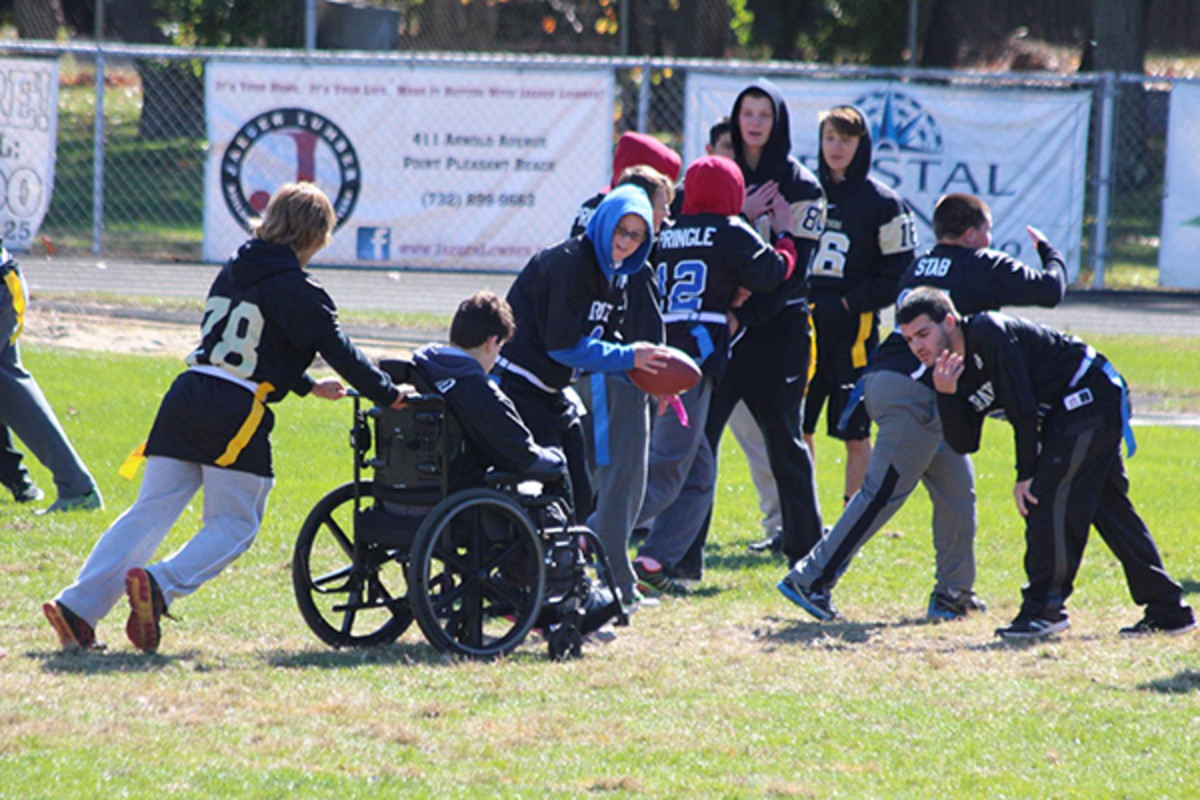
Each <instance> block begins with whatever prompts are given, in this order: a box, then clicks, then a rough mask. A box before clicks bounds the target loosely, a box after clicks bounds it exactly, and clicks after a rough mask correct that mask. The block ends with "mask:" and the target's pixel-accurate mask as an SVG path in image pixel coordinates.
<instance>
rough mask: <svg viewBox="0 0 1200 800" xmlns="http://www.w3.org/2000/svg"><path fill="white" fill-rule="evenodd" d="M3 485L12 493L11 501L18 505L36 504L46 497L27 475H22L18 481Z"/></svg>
mask: <svg viewBox="0 0 1200 800" xmlns="http://www.w3.org/2000/svg"><path fill="white" fill-rule="evenodd" d="M4 485H5V486H7V487H8V490H9V491H10V492H12V496H13V500H15V501H16V502H18V503H36V502H37V501H38V500H41V499H42V498H43V497H45V496H46V493H45V492H43V491H42V490H41V489H40V488H39V487H38V485H37V484H36V483H34V482H33V480H32V479H31V478H30V477H29V476H28V475H22V476H21V478H20V479H18V480H16V481H13V482H12V483H6V484H4Z"/></svg>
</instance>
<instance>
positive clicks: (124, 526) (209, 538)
mask: <svg viewBox="0 0 1200 800" xmlns="http://www.w3.org/2000/svg"><path fill="white" fill-rule="evenodd" d="M274 483H275V480H274V479H273V478H266V477H263V476H261V475H255V474H253V473H250V472H242V471H239V470H233V469H223V468H221V467H213V466H208V465H203V464H195V463H192V462H190V461H179V460H177V459H174V458H163V457H161V456H150V457H149V458H148V459H146V474H145V476H144V477H143V478H142V486H141V489H140V490H138V496H137V500H135V501H134V503H133V505H132V506H130V507H129V509H128V510H127V511H126V512H125V513H124V514H122V515H121V516H120V517H118V518H117V520H116V522H114V523H113V524H112V527H110V528H109V529H108V530H107V531H105V532H104V535H103V536H101V537H100V541H98V542H96V546H95V547H94V548H92V552H91V555H89V556H88V558H87V561H86V562H84V565H83V569H82V570H80V572H79V577H78V578H76V579H75V583H73V584H71V585H70V586H68V587H67V588H66V589H64V590H63V591H62V593H61V594H59V596H58V597H57V598H55V599H56V600H58V602H60V603H62V604H63V605H64V606H66V607H67V608H69V609H71V610H72V611H74V612H75V613H76V614H77V615H79V616H80V617H82V618H83V619H84V620H85V621H87V623H88V624H89V625H91V626H93V627H95V625H96V624H97V623H98V622H99V621H100V620H101V619H102V618H103V617H104V615H105V614H107V613H108V612H109V611H110V610H111V609H112V607H113V605H115V604H116V602H117V601H118V600H119V599H120V598H121V596H122V595H123V594H124V592H125V573H126V572H128V571H129V570H130V569H132V568H133V567H142V566H145V565H146V564H148V563H149V562H150V559H151V558H152V557H153V556H154V552H155V551H156V550H158V546H159V545H160V544H162V541H163V539H164V538H166V536H167V533H168V532H169V531H170V530H171V526H172V525H174V524H175V521H176V520H177V519H179V515H180V514H182V513H183V510H184V509H185V508H187V505H188V503H189V502H191V500H192V497H194V496H195V494H196V492H197V491H198V490H199V489H200V487H201V486H203V487H204V511H203V522H202V524H201V527H200V530H199V531H197V533H196V535H195V536H193V537H192V538H191V539H190V540H188V542H187V543H186V544H184V545H183V547H181V548H179V550H178V551H176V552H175V553H174V554H173V555H171V556H170V557H168V558H166V559H164V560H163V561H160V562H159V563H157V564H155V565H154V567H152V568H150V569H149V570H148V571H149V572H150V574H151V575H153V576H154V580H155V582H157V583H158V588H159V589H160V590H162V593H163V599H164V600H166V602H167V605H168V606H169V605H170V604H171V601H172V600H174V599H175V598H176V597H183V596H185V595H189V594H191V593H192V592H194V591H196V590H197V589H199V588H200V586H201V585H202V584H203V583H204V582H205V581H208V580H211V579H212V578H214V577H216V576H217V574H218V573H219V572H220V571H221V570H223V569H225V567H226V566H228V565H229V564H230V563H231V562H232V561H233V560H234V559H235V558H237V557H238V556H240V555H241V554H242V553H244V552H245V551H246V549H247V548H248V547H250V544H251V543H252V542H253V541H254V537H255V535H256V534H257V533H258V528H259V526H260V525H261V524H262V518H263V514H264V513H266V510H267V495H268V494H269V493H270V491H271V487H272V486H273V485H274Z"/></svg>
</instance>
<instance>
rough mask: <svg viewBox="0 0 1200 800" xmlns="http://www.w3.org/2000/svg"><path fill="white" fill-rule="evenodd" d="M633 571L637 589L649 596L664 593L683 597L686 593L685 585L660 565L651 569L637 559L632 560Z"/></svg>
mask: <svg viewBox="0 0 1200 800" xmlns="http://www.w3.org/2000/svg"><path fill="white" fill-rule="evenodd" d="M633 573H634V574H635V575H637V585H638V589H640V590H642V591H643V592H645V593H646V594H648V595H650V596H657V595H664V594H666V595H671V596H673V597H683V596H684V595H686V594H687V593H688V589H687V587H686V586H684V585H683V584H682V583H680V582H679V581H677V580H675V579H674V578H672V577H670V576H669V575H667V573H666V572H664V571H663V568H662V567H659V568H658V569H655V570H652V569H650V568H649V567H647V566H646V564H645V562H643V561H640V560H637V561H634V562H633Z"/></svg>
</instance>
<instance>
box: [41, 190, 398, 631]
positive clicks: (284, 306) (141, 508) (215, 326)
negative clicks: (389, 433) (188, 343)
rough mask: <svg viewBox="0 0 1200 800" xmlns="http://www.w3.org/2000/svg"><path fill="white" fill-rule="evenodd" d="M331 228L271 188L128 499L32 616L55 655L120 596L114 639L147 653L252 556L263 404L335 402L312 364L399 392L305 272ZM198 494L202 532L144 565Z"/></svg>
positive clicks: (318, 205) (267, 479)
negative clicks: (172, 615)
mask: <svg viewBox="0 0 1200 800" xmlns="http://www.w3.org/2000/svg"><path fill="white" fill-rule="evenodd" d="M336 221H337V216H336V214H335V213H334V210H333V206H332V204H330V202H329V198H328V197H326V196H325V194H324V193H323V192H321V190H320V189H318V188H317V187H316V186H315V185H313V184H311V183H292V184H287V185H285V186H283V187H282V188H281V189H279V191H277V192H276V193H275V195H274V196H273V197H272V198H271V200H270V202H269V203H268V204H267V209H266V212H265V214H264V215H263V221H262V223H261V224H260V225H258V227H257V228H256V230H255V235H254V238H252V239H250V240H249V241H247V242H246V243H245V244H243V245H242V246H241V247H240V248H238V251H237V253H236V254H235V255H234V256H233V258H232V259H230V261H229V263H227V264H226V265H225V267H224V269H222V270H221V272H220V273H219V274H218V275H217V277H216V279H215V280H214V281H213V284H212V288H211V289H209V294H208V303H207V305H206V306H205V309H204V318H203V322H202V327H201V340H200V346H199V347H197V348H196V350H195V351H193V352H192V353H191V355H189V356H188V358H187V363H188V366H189V369H187V370H186V371H184V372H183V373H182V374H180V375H179V377H177V378H176V379H175V382H174V383H173V384H172V385H171V388H170V389H169V390H167V394H166V396H164V397H163V400H162V403H161V405H160V406H159V408H158V415H157V417H156V418H155V420H154V425H153V427H152V428H151V430H150V436H149V438H148V439H147V440H146V444H145V455H146V456H147V460H146V474H145V476H144V477H143V479H142V486H141V489H140V491H139V492H138V497H137V500H136V501H135V502H134V504H133V505H132V506H131V507H130V508H129V509H128V510H127V511H126V512H125V513H124V514H122V515H121V516H120V517H119V518H118V519H117V521H116V522H114V523H113V524H112V526H111V527H110V528H109V529H108V530H107V531H105V533H104V535H103V536H101V537H100V540H99V541H98V542H97V543H96V546H95V547H94V548H93V549H92V552H91V555H89V556H88V559H87V561H86V562H85V563H84V565H83V569H82V570H81V571H80V573H79V577H78V578H76V580H75V583H73V584H72V585H71V586H69V587H67V588H66V589H64V590H63V591H62V592H61V593H60V594H59V595H58V597H57V598H56V599H55V600H54V601H52V602H49V603H46V604H45V605H44V606H43V607H42V611H43V612H44V613H45V615H46V618H47V619H48V620H49V621H50V624H51V625H52V626H53V627H54V630H55V632H56V633H58V637H59V641H60V643H61V644H62V645H63V646H64V647H71V646H74V647H83V648H90V647H93V646H94V645H95V625H96V624H97V623H98V622H99V621H100V619H101V618H102V617H104V615H105V614H107V613H108V612H109V611H110V610H111V609H112V607H113V605H114V604H115V603H116V602H117V600H118V599H119V598H120V597H121V593H122V590H124V592H125V593H126V595H127V596H128V598H129V605H130V615H129V620H128V622H127V623H126V625H125V633H126V635H127V636H128V637H129V640H130V641H131V642H132V643H133V645H134V646H135V647H137V648H138V649H139V650H142V651H146V652H151V651H154V650H157V649H158V644H159V638H160V635H161V631H160V627H159V622H160V620H161V618H162V617H163V616H164V615H165V614H166V612H167V607H168V606H169V605H170V604H171V602H172V601H173V600H174V599H176V598H178V597H183V596H186V595H189V594H191V593H192V592H194V591H196V590H197V589H199V588H200V587H201V586H202V585H203V584H204V583H205V582H207V581H209V580H211V579H212V578H214V577H216V576H217V574H219V573H220V572H221V570H223V569H224V568H225V567H226V566H228V565H229V564H230V563H232V562H233V560H234V559H236V558H237V557H238V556H240V555H241V554H242V553H244V552H245V551H246V549H247V548H249V547H250V544H251V543H252V542H253V541H254V537H255V536H256V535H257V534H258V529H259V526H260V525H261V524H262V518H263V514H264V513H265V512H266V509H267V495H268V494H269V493H270V491H271V487H272V486H273V485H274V483H275V480H274V473H273V469H272V465H271V440H270V435H271V429H272V427H273V426H274V415H273V414H272V412H271V410H270V408H269V407H268V404H271V403H276V402H278V401H280V400H282V399H283V398H284V397H286V396H287V394H288V393H289V392H294V393H295V394H298V395H301V396H303V395H307V394H310V393H311V394H313V395H315V396H317V397H321V398H324V399H326V400H336V399H338V398H340V397H343V396H344V395H345V394H346V389H345V387H344V386H343V385H342V383H341V381H339V380H337V379H336V378H328V379H325V380H320V381H317V380H314V379H313V378H311V377H309V376H308V375H307V374H306V370H307V369H308V367H309V366H310V365H311V364H312V361H313V358H314V357H315V356H316V354H317V353H320V354H321V356H322V357H323V358H324V359H325V361H326V362H327V363H328V364H329V365H330V366H331V367H333V369H334V370H336V371H337V372H338V374H340V375H342V376H343V377H345V378H346V380H347V381H348V382H349V383H350V384H351V385H353V386H354V387H355V388H356V389H357V390H358V391H359V392H361V393H362V394H363V395H365V396H366V397H368V398H370V399H371V400H373V401H374V402H375V403H377V404H379V405H381V406H393V405H394V406H399V404H400V403H401V402H402V400H401V399H400V391H399V390H398V389H397V388H396V387H395V386H394V385H393V384H392V381H391V379H390V378H389V377H388V376H387V375H386V374H385V373H383V372H381V371H380V370H379V369H377V368H376V367H375V366H374V365H373V364H372V363H371V362H370V361H369V360H368V359H367V357H366V356H365V355H363V353H362V352H360V351H359V350H358V349H357V348H356V347H355V346H354V345H353V343H351V341H350V339H349V338H347V336H346V334H345V333H343V332H342V329H341V327H340V325H339V324H338V318H337V308H336V307H335V306H334V303H333V300H332V299H331V298H330V297H329V295H328V294H326V293H325V290H324V289H322V288H321V286H320V284H318V283H317V281H316V279H315V278H313V277H312V276H311V275H310V274H308V273H307V272H305V271H304V267H305V265H306V264H308V262H309V260H310V259H311V258H312V257H313V256H314V255H316V253H317V252H318V251H319V250H320V249H321V248H323V247H325V245H327V244H328V243H329V240H330V237H331V236H332V234H333V228H334V225H335V223H336ZM201 487H204V512H203V523H202V525H201V528H200V530H199V531H198V532H197V533H196V535H195V536H193V537H192V538H191V539H190V540H189V541H188V542H187V543H186V544H185V545H183V547H181V548H180V549H179V550H178V551H177V552H176V553H174V554H173V555H171V556H169V557H168V558H166V559H164V560H163V561H160V562H158V563H157V564H155V565H154V566H153V567H146V564H147V563H148V562H149V561H150V559H151V558H152V557H153V556H154V553H155V551H156V550H157V549H158V546H159V545H160V544H161V543H162V540H163V539H164V538H165V537H166V535H167V533H168V532H170V530H171V526H172V525H174V524H175V521H176V520H177V519H179V515H180V514H182V513H183V511H184V509H185V508H187V506H188V504H189V503H190V502H191V501H192V498H193V497H194V496H195V494H196V492H197V491H198V490H199V489H200V488H201Z"/></svg>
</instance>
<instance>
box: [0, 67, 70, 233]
mask: <svg viewBox="0 0 1200 800" xmlns="http://www.w3.org/2000/svg"><path fill="white" fill-rule="evenodd" d="M57 130H58V60H57V59H40V58H2V59H0V239H3V241H4V246H5V247H7V248H9V249H10V250H28V249H29V247H30V245H31V244H32V243H33V240H34V237H35V236H37V232H38V229H39V228H41V226H42V220H43V219H44V218H45V217H46V211H47V209H49V208H50V197H51V195H52V194H53V191H54V148H55V142H56V141H57V135H58V134H57Z"/></svg>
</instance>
